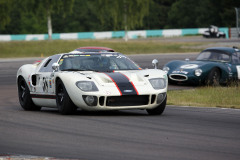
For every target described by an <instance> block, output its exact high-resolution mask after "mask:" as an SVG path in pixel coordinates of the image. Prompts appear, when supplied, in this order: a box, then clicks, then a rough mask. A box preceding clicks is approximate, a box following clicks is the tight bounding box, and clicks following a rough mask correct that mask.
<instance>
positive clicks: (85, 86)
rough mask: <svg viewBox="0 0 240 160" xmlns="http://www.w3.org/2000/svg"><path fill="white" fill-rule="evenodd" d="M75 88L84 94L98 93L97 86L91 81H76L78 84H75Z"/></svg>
mask: <svg viewBox="0 0 240 160" xmlns="http://www.w3.org/2000/svg"><path fill="white" fill-rule="evenodd" d="M76 86H77V87H78V88H79V89H81V90H82V91H85V92H94V91H98V88H97V86H96V85H95V83H94V82H92V81H78V82H76Z"/></svg>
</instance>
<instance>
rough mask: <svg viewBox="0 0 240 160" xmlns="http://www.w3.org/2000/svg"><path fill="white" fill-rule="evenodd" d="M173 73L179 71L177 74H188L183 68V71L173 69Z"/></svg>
mask: <svg viewBox="0 0 240 160" xmlns="http://www.w3.org/2000/svg"><path fill="white" fill-rule="evenodd" d="M172 73H177V74H179V73H182V74H188V72H186V71H183V70H181V71H173V72H172Z"/></svg>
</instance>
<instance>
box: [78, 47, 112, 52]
mask: <svg viewBox="0 0 240 160" xmlns="http://www.w3.org/2000/svg"><path fill="white" fill-rule="evenodd" d="M88 49H89V50H96V51H109V52H114V50H113V49H112V48H107V47H95V46H89V47H80V48H77V49H75V50H77V51H81V50H83V51H86V50H88Z"/></svg>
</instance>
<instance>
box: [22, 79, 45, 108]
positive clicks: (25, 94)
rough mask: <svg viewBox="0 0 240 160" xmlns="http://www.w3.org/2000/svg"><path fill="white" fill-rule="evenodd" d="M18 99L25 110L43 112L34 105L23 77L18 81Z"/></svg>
mask: <svg viewBox="0 0 240 160" xmlns="http://www.w3.org/2000/svg"><path fill="white" fill-rule="evenodd" d="M18 99H19V102H20V104H21V106H22V108H23V109H24V110H29V111H38V110H41V107H39V106H36V105H35V104H34V103H33V101H32V99H31V95H30V91H29V88H28V86H27V83H26V82H25V80H24V78H23V77H19V79H18Z"/></svg>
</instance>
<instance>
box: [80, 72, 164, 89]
mask: <svg viewBox="0 0 240 160" xmlns="http://www.w3.org/2000/svg"><path fill="white" fill-rule="evenodd" d="M164 75H165V72H163V71H161V70H151V69H149V70H133V71H116V72H92V73H85V76H86V77H87V78H88V79H94V81H96V82H97V83H98V84H100V85H103V86H104V85H108V84H111V83H118V84H119V85H124V84H125V83H129V82H132V83H134V85H145V84H146V83H148V79H151V78H157V77H159V78H165V77H164Z"/></svg>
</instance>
